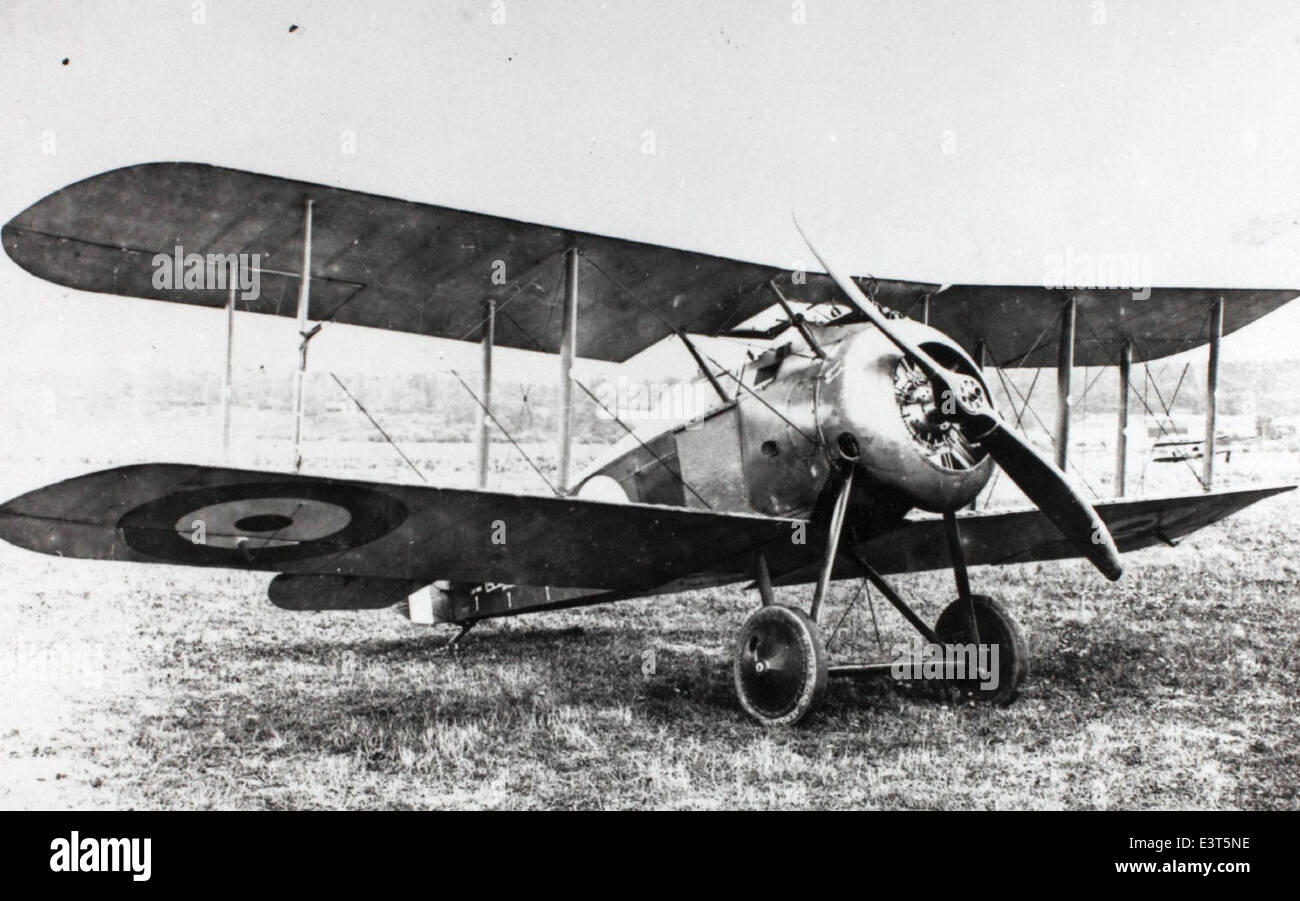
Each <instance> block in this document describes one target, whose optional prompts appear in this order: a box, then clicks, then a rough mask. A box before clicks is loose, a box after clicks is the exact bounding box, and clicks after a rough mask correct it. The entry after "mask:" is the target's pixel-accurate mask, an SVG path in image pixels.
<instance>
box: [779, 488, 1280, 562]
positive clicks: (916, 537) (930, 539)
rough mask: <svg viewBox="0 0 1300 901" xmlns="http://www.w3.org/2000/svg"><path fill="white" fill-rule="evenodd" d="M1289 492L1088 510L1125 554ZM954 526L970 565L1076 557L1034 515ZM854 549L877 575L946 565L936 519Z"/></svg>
mask: <svg viewBox="0 0 1300 901" xmlns="http://www.w3.org/2000/svg"><path fill="white" fill-rule="evenodd" d="M1294 487H1295V486H1294V485H1281V486H1271V487H1267V488H1247V489H1241V490H1237V491H1221V492H1217V493H1214V494H1189V495H1184V496H1180V497H1158V498H1140V499H1134V500H1116V501H1104V502H1100V503H1098V504H1097V505H1096V507H1097V513H1098V514H1100V515H1101V518H1102V519H1103V520H1104V521H1105V523H1106V527H1107V528H1108V529H1109V530H1110V533H1111V535H1112V536H1113V537H1114V539H1115V545H1116V547H1118V548H1119V550H1120V552H1121V553H1128V552H1129V551H1136V550H1140V549H1141V548H1144V547H1150V546H1152V545H1155V544H1160V543H1162V542H1172V541H1174V540H1176V539H1178V538H1181V537H1182V536H1184V535H1188V534H1190V533H1192V532H1195V531H1196V530H1197V529H1201V528H1204V527H1205V526H1208V525H1209V524H1210V523H1214V522H1218V521H1219V520H1220V519H1223V518H1225V517H1227V516H1231V515H1232V514H1233V513H1236V512H1237V511H1238V510H1241V509H1243V508H1245V507H1248V506H1250V505H1251V504H1253V503H1255V502H1257V501H1261V500H1263V499H1264V498H1266V497H1272V496H1273V495H1275V494H1280V493H1281V492H1283V491H1290V490H1292V489H1293V488H1294ZM958 522H959V523H960V524H961V538H962V547H963V548H964V549H965V551H966V562H967V563H968V564H970V565H971V566H978V565H981V564H984V565H991V566H998V565H1002V564H1007V563H1030V562H1033V561H1035V560H1064V559H1068V558H1073V557H1078V556H1079V554H1078V551H1077V550H1076V549H1075V548H1074V545H1073V544H1071V542H1069V541H1068V540H1066V539H1065V538H1064V537H1063V536H1062V535H1061V533H1060V532H1059V531H1057V529H1056V527H1055V526H1053V525H1052V523H1051V521H1050V520H1049V519H1048V518H1047V517H1046V516H1044V515H1043V514H1042V513H1041V512H1040V511H1038V510H1024V511H1017V512H1013V513H977V514H970V515H967V516H961V517H958ZM856 550H857V551H858V553H859V554H860V555H861V556H862V557H863V558H864V559H865V560H867V561H869V562H870V563H871V564H872V566H874V567H876V569H878V570H879V571H880V572H883V573H903V572H916V571H920V570H929V569H944V568H947V567H949V566H951V565H952V561H951V560H950V559H949V557H948V545H947V538H946V536H945V532H944V526H943V521H942V520H939V519H922V520H914V521H911V522H909V523H907V524H906V525H905V526H903V527H902V528H901V529H899V530H897V531H895V532H891V533H890V534H888V535H884V536H882V537H879V538H875V539H872V540H870V541H866V542H863V543H861V544H859V545H857V546H856ZM816 575H817V574H816V571H815V569H814V568H809V567H803V568H801V569H799V570H796V571H794V572H791V573H788V574H786V575H785V576H784V577H782V578H781V579H779V580H777V581H778V582H779V583H780V584H784V585H789V584H796V583H800V582H809V581H812V580H813V579H815V578H816ZM855 575H857V571H856V569H855V568H854V567H853V566H852V564H849V563H844V564H841V565H839V566H837V567H836V569H835V577H836V578H844V579H847V578H852V577H853V576H855Z"/></svg>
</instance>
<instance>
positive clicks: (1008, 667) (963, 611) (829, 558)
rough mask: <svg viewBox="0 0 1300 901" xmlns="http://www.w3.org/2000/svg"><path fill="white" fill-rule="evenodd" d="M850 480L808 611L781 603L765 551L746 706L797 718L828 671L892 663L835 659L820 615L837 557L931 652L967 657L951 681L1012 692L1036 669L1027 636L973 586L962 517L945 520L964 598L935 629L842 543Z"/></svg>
mask: <svg viewBox="0 0 1300 901" xmlns="http://www.w3.org/2000/svg"><path fill="white" fill-rule="evenodd" d="M851 487H852V476H851V475H850V476H849V477H848V478H846V479H845V480H844V482H843V484H842V485H841V486H840V492H839V495H838V497H837V498H836V503H835V505H834V506H833V508H832V513H831V522H830V528H829V530H828V533H829V534H828V537H827V541H826V550H825V553H824V557H823V560H822V565H821V569H820V572H819V576H818V579H817V583H816V586H817V587H816V590H815V593H814V595H813V600H812V604H811V606H810V610H809V612H808V613H807V614H805V613H804V612H803V611H801V610H796V609H794V608H792V607H784V606H781V605H779V604H777V603H776V602H775V600H774V597H773V594H772V583H771V578H770V575H769V573H768V569H767V562H766V560H765V559H764V558H763V557H762V555H759V556H758V557H757V559H756V571H757V579H756V584H757V586H758V588H759V593H760V595H761V597H762V600H763V606H762V607H761V608H759V609H758V610H757V611H756V612H755V613H754V614H753V615H751V616H750V617H749V619H748V620H746V621H745V625H744V627H743V628H742V629H741V632H740V640H739V642H738V643H737V645H736V652H735V660H734V664H733V668H732V672H733V677H734V681H735V686H736V695H737V697H739V699H740V705H741V707H743V708H744V709H745V712H746V713H748V714H749V715H750V716H752V717H754V718H755V719H756V720H758V721H759V722H761V723H763V724H765V725H769V726H788V725H793V724H794V723H797V722H799V721H800V720H801V719H803V717H804V716H806V715H807V714H808V712H809V711H811V710H812V709H813V708H814V707H815V706H816V705H817V703H818V701H819V700H820V699H821V697H822V695H823V693H824V691H825V688H826V682H827V679H828V678H829V677H831V676H836V677H861V676H868V675H877V674H881V673H888V672H890V670H891V669H893V667H894V663H893V662H889V663H857V664H839V665H831V664H830V662H829V660H828V658H827V655H826V648H825V644H824V643H823V640H822V637H821V630H820V629H819V628H818V627H817V622H816V619H817V614H818V612H819V611H820V609H821V606H822V602H823V601H824V599H825V596H826V591H827V588H828V586H829V583H830V579H831V573H832V570H833V568H834V564H835V562H836V561H837V560H843V561H845V562H849V563H852V564H853V565H854V566H855V567H857V569H858V570H859V571H860V572H861V573H862V575H863V576H864V577H865V578H866V579H867V580H868V581H869V582H871V584H872V585H874V586H875V587H876V588H877V589H878V590H879V591H880V593H881V594H882V595H884V597H885V599H886V600H888V601H889V602H890V603H891V604H892V605H893V606H894V607H895V608H896V609H897V610H898V611H899V612H900V613H901V614H902V615H903V617H904V618H905V619H906V620H907V621H908V622H909V623H910V624H911V625H912V626H913V627H914V628H915V629H916V630H917V631H918V632H919V633H920V634H921V636H922V637H923V638H924V639H925V641H926V643H927V644H928V645H930V646H932V649H931V651H930V652H931V653H934V654H936V655H941V656H942V657H943V658H944V659H947V660H950V661H951V660H956V659H961V660H962V663H963V668H961V669H954V670H953V671H952V672H950V673H947V679H946V680H945V682H946V684H947V685H948V686H950V687H952V688H955V689H956V690H957V691H959V692H962V693H963V694H967V695H969V696H970V697H974V698H978V699H980V700H984V701H989V702H992V703H995V704H1007V703H1009V702H1010V701H1012V700H1013V699H1014V698H1015V696H1016V693H1017V691H1018V690H1019V688H1020V684H1021V682H1023V681H1024V678H1025V676H1026V674H1027V673H1028V669H1029V666H1028V658H1029V654H1028V648H1027V646H1026V643H1025V637H1024V634H1023V633H1022V632H1021V630H1020V626H1019V625H1018V624H1017V623H1016V621H1015V619H1014V618H1013V617H1012V616H1011V614H1009V613H1008V612H1007V611H1006V609H1005V608H1003V606H1002V605H1001V604H999V603H998V602H997V601H995V600H993V599H992V598H989V597H985V596H984V595H979V594H972V593H971V591H970V581H969V577H968V575H967V572H966V559H965V553H964V552H963V550H962V544H961V534H960V530H959V527H958V523H957V519H956V517H955V516H954V515H953V514H951V513H949V514H946V515H945V516H944V525H945V531H946V533H947V538H948V550H949V554H950V556H951V559H952V568H953V577H954V580H955V581H956V583H957V599H956V600H955V601H953V602H952V603H951V604H949V605H948V606H947V607H946V608H944V610H943V612H942V613H941V614H940V615H939V620H938V622H937V623H936V624H935V627H934V628H933V629H931V628H930V627H929V626H928V625H926V623H925V622H924V621H923V620H922V619H921V617H920V616H918V615H917V614H916V612H915V611H913V610H912V608H911V607H909V606H908V605H907V603H906V602H905V601H904V600H903V598H902V597H901V596H900V595H899V594H898V592H897V591H895V590H894V588H893V586H891V585H890V584H889V582H887V581H886V580H885V578H884V577H883V576H881V575H880V573H878V572H877V571H876V570H875V568H874V567H872V566H871V564H870V563H868V562H867V561H866V560H864V559H862V557H861V556H859V555H858V554H857V553H856V552H855V551H854V550H853V548H852V547H851V546H848V547H841V546H840V544H839V534H840V530H841V528H842V527H843V520H844V511H845V507H846V506H847V498H848V492H849V490H850V489H851ZM936 646H937V647H936ZM940 649H942V651H940Z"/></svg>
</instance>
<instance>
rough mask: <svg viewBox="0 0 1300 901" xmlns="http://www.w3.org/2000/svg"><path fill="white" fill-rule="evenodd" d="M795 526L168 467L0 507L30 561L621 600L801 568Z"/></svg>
mask: <svg viewBox="0 0 1300 901" xmlns="http://www.w3.org/2000/svg"><path fill="white" fill-rule="evenodd" d="M796 522H797V521H795V520H786V519H775V518H770V517H764V516H752V515H744V514H731V513H712V512H708V511H700V510H688V509H684V508H675V507H660V506H652V505H648V504H614V503H603V502H599V501H591V500H583V499H579V498H558V497H541V496H530V495H512V494H504V493H499V492H491V491H471V490H462V489H454V488H431V487H421V486H408V485H383V484H375V483H367V482H356V481H350V480H343V479H325V478H316V477H312V476H301V475H286V474H279V473H266V472H253V471H249V470H238V469H218V468H213V467H207V466H187V465H181V464H144V465H138V466H125V467H121V468H119V469H109V470H105V471H103V472H97V473H92V474H90V475H85V476H79V477H77V478H73V479H69V480H67V481H64V482H59V483H57V484H55V485H50V486H47V487H45V488H39V489H37V490H35V491H32V492H29V493H27V494H24V495H22V496H21V497H17V498H14V499H13V500H11V501H9V502H7V503H5V504H3V505H0V538H3V539H4V540H6V541H9V542H11V543H12V544H16V545H18V546H20V547H25V548H28V549H30V550H34V551H40V552H41V553H46V554H57V555H59V556H66V557H85V558H92V559H98V560H134V561H141V562H153V563H181V564H187V565H192V566H222V567H229V568H233V569H255V570H267V571H272V572H282V573H294V574H315V575H345V576H357V577H361V578H362V579H366V580H378V582H382V583H384V584H388V585H396V586H398V589H402V588H404V587H409V586H402V584H401V583H416V587H418V585H424V584H428V583H430V582H433V581H435V580H438V579H450V580H457V581H465V582H509V583H521V584H526V585H548V586H557V587H571V588H587V589H610V590H615V591H622V592H637V591H644V590H646V589H650V588H653V587H655V586H658V585H662V584H666V583H669V582H673V581H676V580H680V579H684V578H687V577H689V576H691V575H692V574H695V573H699V572H701V571H704V570H711V571H715V572H718V571H720V572H725V573H731V574H733V575H732V576H731V578H732V579H738V578H743V577H744V576H745V574H747V573H748V572H749V571H750V570H751V562H750V561H751V557H750V552H751V551H752V550H753V549H754V548H757V547H772V548H773V551H772V553H773V555H774V559H777V560H779V561H780V562H781V564H782V565H783V566H786V567H788V566H792V565H796V561H797V560H800V559H804V558H803V557H802V555H805V554H807V553H808V552H809V549H808V548H806V547H803V546H800V545H795V544H794V543H793V541H792V540H791V535H792V532H793V530H792V528H791V526H792V525H793V524H795V523H796ZM791 555H794V556H793V557H792V556H791ZM376 584H377V583H376ZM383 593H384V592H380V595H382V594H383ZM387 593H389V594H393V595H395V596H396V595H400V594H402V593H404V592H403V591H402V590H397V589H395V590H394V591H392V592H387ZM380 602H381V601H379V600H378V599H377V600H376V603H380Z"/></svg>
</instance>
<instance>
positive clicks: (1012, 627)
mask: <svg viewBox="0 0 1300 901" xmlns="http://www.w3.org/2000/svg"><path fill="white" fill-rule="evenodd" d="M972 605H973V606H974V608H975V625H976V629H977V630H978V633H979V634H978V639H977V637H976V636H975V635H973V634H971V628H970V625H971V623H970V611H971V606H972ZM934 632H935V635H936V636H937V637H938V639H939V643H940V644H943V645H966V644H974V643H975V642H976V641H977V640H978V642H979V644H981V645H984V646H986V647H988V648H989V649H990V650H989V653H988V657H987V658H986V659H987V660H988V662H989V664H990V669H991V670H992V672H989V673H986V674H984V677H983V678H978V677H977V678H967V679H958V680H953V681H952V682H951V683H950V684H951V685H953V686H954V687H956V688H957V689H958V690H959V691H962V692H965V693H969V694H970V695H971V696H972V697H975V698H978V699H980V700H984V701H990V702H992V703H994V704H1009V703H1011V702H1012V701H1013V700H1015V697H1016V693H1017V692H1018V691H1019V690H1020V683H1021V682H1023V681H1024V679H1025V676H1027V675H1028V674H1029V646H1028V645H1027V644H1026V643H1025V635H1024V633H1023V632H1021V631H1020V625H1019V623H1017V622H1016V621H1015V618H1014V617H1012V616H1011V614H1010V613H1008V612H1007V611H1006V608H1005V607H1003V606H1002V605H1001V604H999V603H998V602H997V601H995V600H993V598H990V597H985V596H984V595H982V594H976V595H971V603H970V604H967V603H966V602H965V601H963V600H960V599H958V600H955V601H953V602H952V603H951V604H949V605H948V606H947V607H945V608H944V611H943V613H941V614H939V622H938V623H937V624H936V625H935V627H934ZM994 647H996V648H997V660H996V665H994V659H993V653H992V649H993V648H994ZM976 659H979V658H976Z"/></svg>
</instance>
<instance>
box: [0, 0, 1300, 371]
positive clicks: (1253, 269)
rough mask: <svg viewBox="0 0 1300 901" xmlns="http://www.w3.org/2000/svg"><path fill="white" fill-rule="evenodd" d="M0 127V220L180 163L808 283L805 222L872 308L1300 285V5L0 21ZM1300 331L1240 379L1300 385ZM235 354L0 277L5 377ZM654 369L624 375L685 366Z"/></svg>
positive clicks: (404, 364)
mask: <svg viewBox="0 0 1300 901" xmlns="http://www.w3.org/2000/svg"><path fill="white" fill-rule="evenodd" d="M500 7H503V8H504V12H505V22H504V24H493V22H492V17H493V12H494V9H498V8H500ZM801 9H802V10H803V11H804V12H805V13H806V22H805V23H803V24H798V23H796V22H794V21H792V19H794V18H797V14H798V13H799V12H800V10H801ZM200 12H201V13H202V16H201V17H202V18H203V19H204V20H205V21H203V22H202V23H196V22H195V21H194V19H195V18H196V17H199V13H200ZM291 24H296V25H298V26H299V27H298V30H297V31H296V32H294V33H290V32H289V26H290V25H291ZM65 57H66V58H67V59H68V60H69V62H68V64H67V65H66V66H65V65H62V64H61V60H62V59H64V58H65ZM0 126H2V127H0V221H7V220H8V219H9V218H11V217H12V216H14V215H16V214H17V213H18V212H20V211H21V210H22V209H24V208H25V207H26V206H28V205H29V204H31V203H32V202H34V201H36V200H38V199H39V198H41V197H43V196H44V195H45V194H47V193H49V192H51V191H54V190H56V189H58V188H60V187H62V186H64V185H66V184H68V183H70V182H72V181H75V180H78V179H81V178H84V177H87V176H89V175H93V174H95V173H98V172H101V171H104V170H108V169H112V168H116V167H119V166H123V165H129V164H132V163H139V162H145V161H153V160H194V161H201V162H209V163H216V164H220V165H225V166H234V167H241V168H246V169H251V170H256V171H261V172H267V173H273V174H277V175H283V176H288V177H293V178H299V179H305V180H309V181H319V182H323V183H327V184H333V185H339V186H343V187H348V188H355V189H357V190H363V191H372V192H376V193H381V194H391V195H395V196H399V197H404V198H409V199H414V200H423V201H428V202H433V203H439V204H445V205H450V206H462V207H466V208H470V209H478V210H485V211H489V212H495V213H500V214H503V215H507V216H512V217H515V218H520V219H526V220H533V221H538V222H544V223H548V224H556V225H564V226H570V227H575V228H580V229H584V230H587V231H595V232H604V233H609V234H614V235H622V236H628V237H633V238H637V239H641V240H646V241H653V242H658V243H663V244H670V245H676V246H682V247H687V248H692V249H700V250H707V251H711V252H714V253H719V254H723V255H728V256H737V257H743V258H749V259H755V260H761V261H764V262H771V263H774V264H776V265H780V266H794V265H796V264H797V263H798V262H800V261H802V260H803V259H804V258H806V256H807V254H806V252H805V251H804V249H803V247H802V245H801V244H800V241H799V238H798V236H797V234H796V233H795V232H794V230H793V228H792V227H791V224H790V212H791V210H799V211H800V214H801V217H802V218H803V219H804V220H805V221H806V222H809V223H811V224H812V225H813V226H814V229H815V232H816V233H817V234H820V235H822V236H824V237H825V238H826V241H827V243H828V245H830V246H831V248H832V249H834V250H835V252H836V253H837V254H838V256H839V257H840V258H842V259H843V260H844V262H845V263H846V264H847V265H849V266H850V268H852V269H854V270H856V271H862V272H867V271H869V272H872V273H874V274H876V275H881V276H893V277H899V278H913V279H920V280H932V281H940V282H959V281H962V282H995V283H999V282H1005V283H1013V282H1022V283H1040V282H1041V281H1042V279H1043V272H1044V260H1045V259H1046V258H1047V257H1049V256H1051V255H1054V254H1063V253H1064V252H1065V251H1066V249H1067V248H1072V249H1073V251H1074V252H1075V253H1124V254H1142V255H1148V256H1149V257H1150V259H1151V261H1152V273H1153V280H1154V283H1155V284H1157V285H1161V284H1166V285H1206V286H1240V287H1247V286H1260V287H1286V286H1292V285H1300V165H1298V164H1297V151H1298V150H1300V4H1295V3H1291V2H1286V0H1278V2H1275V3H1264V2H1259V3H1234V4H1224V3H1209V2H1206V3H1194V2H1187V0H1181V2H1153V0H1144V2H1141V3H1138V2H1131V0H1106V2H1105V3H1099V2H1092V0H1079V2H1075V0H1068V2H1042V0H1037V2H1023V3H1010V2H999V3H971V2H945V3H926V4H917V3H906V2H899V3H885V4H874V3H873V4H867V3H861V2H846V3H831V2H826V0H807V2H806V4H801V3H798V2H793V3H792V2H791V0H770V2H755V0H741V2H710V3H697V2H692V3H687V2H662V0H661V2H654V3H647V2H627V3H614V2H610V3H558V2H554V0H548V2H546V3H544V4H543V3H526V2H524V0H504V2H503V3H495V4H494V3H493V2H492V0H474V2H462V3H420V4H416V3H404V4H403V3H396V2H386V3H382V4H379V3H370V4H359V3H327V2H313V3H283V4H271V3H263V2H247V3H234V2H222V0H208V2H207V3H206V4H204V3H191V2H188V0H185V2H161V3H147V4H137V3H110V2H96V3H86V4H77V3H50V2H35V0H33V2H13V0H9V2H7V3H5V4H4V6H3V7H2V8H0ZM647 131H653V133H654V149H655V152H654V153H653V154H647V153H644V152H643V144H644V142H645V133H646V132H647ZM345 132H353V133H355V135H356V152H355V154H353V155H348V154H346V153H344V152H343V150H344V144H345V142H344V133H345ZM51 135H52V136H53V140H54V142H55V145H54V147H53V151H54V152H46V151H47V150H50V149H51V148H50V146H49V140H50V137H51ZM945 150H948V151H954V152H945ZM142 214H147V211H142ZM1293 306H1294V307H1296V308H1298V309H1294V310H1293V309H1287V310H1284V311H1282V312H1280V313H1278V314H1275V315H1274V316H1273V317H1270V318H1269V319H1267V320H1265V321H1264V322H1263V323H1262V324H1261V325H1260V326H1258V327H1254V328H1252V329H1251V330H1250V331H1249V332H1242V333H1240V334H1238V335H1236V336H1233V337H1232V338H1230V339H1229V340H1228V341H1227V342H1225V355H1226V357H1227V358H1229V359H1242V358H1245V357H1248V356H1249V355H1250V354H1255V353H1258V354H1263V355H1265V356H1269V357H1283V356H1285V357H1297V356H1300V346H1298V345H1300V342H1298V341H1297V337H1300V304H1295V305H1293ZM236 328H237V339H236V340H237V357H236V364H237V367H238V368H239V369H240V370H243V371H247V370H249V369H253V368H256V367H259V366H265V367H266V368H267V369H269V370H281V369H282V370H286V371H287V370H288V369H290V368H291V367H292V366H293V363H294V360H295V345H296V338H295V336H294V334H293V323H292V322H291V321H288V320H276V319H273V318H271V317H262V316H251V315H243V316H241V317H240V318H239V321H238V323H237V326H236ZM222 334H223V318H222V315H221V314H220V313H219V312H217V311H204V310H196V309H193V308H189V307H183V306H179V305H168V304H162V303H155V302H150V301H143V300H126V299H113V298H108V297H104V296H100V295H90V294H81V293H78V292H73V291H69V290H65V289H62V288H57V287H55V286H51V285H48V284H46V283H44V282H41V281H40V280H38V279H36V278H34V277H32V276H29V275H27V274H26V273H24V272H23V271H21V270H20V269H18V267H17V266H16V265H14V264H13V263H12V262H11V261H10V260H9V259H8V257H7V256H0V357H2V359H0V378H4V379H9V380H12V379H21V378H24V377H26V378H31V377H32V374H33V373H42V372H48V371H54V370H63V371H65V372H66V371H67V370H69V369H71V370H72V371H73V372H78V373H81V372H84V373H85V377H86V379H87V381H93V380H94V378H95V377H96V373H99V372H103V371H105V370H107V369H108V368H110V367H121V368H126V369H128V370H130V371H132V372H139V374H140V377H141V378H155V377H165V375H166V372H168V371H172V370H175V369H176V368H178V367H185V368H190V369H192V368H194V367H207V366H211V367H212V368H213V370H214V372H215V371H217V370H218V369H219V367H220V365H221V360H222ZM647 356H648V359H647V360H644V361H638V363H637V364H636V365H635V366H634V371H635V372H636V373H637V374H638V375H639V376H640V375H644V374H645V373H646V372H647V371H650V367H651V366H653V365H663V364H664V363H665V362H666V361H671V362H672V363H674V364H676V365H680V366H683V367H688V366H689V361H688V359H687V358H686V357H685V355H684V353H683V352H682V351H681V350H680V349H678V348H675V347H669V348H668V349H666V350H663V351H651V352H650V354H649V355H647ZM441 357H445V359H446V360H449V361H456V362H457V365H460V366H464V367H467V368H469V367H473V366H475V365H476V364H475V361H476V359H477V351H476V349H475V348H473V347H472V346H468V345H457V344H455V343H454V342H445V341H435V340H432V339H427V338H417V337H413V336H402V335H393V334H387V333H382V332H374V331H370V330H359V329H350V328H347V327H343V326H336V327H333V328H331V329H327V330H326V331H325V332H323V333H322V335H321V336H320V337H319V338H318V339H317V340H316V341H315V342H313V345H312V367H313V368H314V369H317V368H318V369H323V370H326V369H335V370H339V371H358V370H365V369H370V370H374V371H379V372H416V371H420V370H423V369H428V368H430V367H432V366H439V365H443V364H441V363H440V358H441ZM499 360H500V370H499V371H500V372H501V375H502V376H503V377H505V378H507V379H515V378H523V377H526V376H527V375H529V374H539V373H546V375H545V376H539V377H549V372H547V370H539V369H538V368H537V360H536V358H534V357H532V355H528V354H523V353H521V352H504V351H503V352H502V355H501V357H499ZM593 369H596V367H589V371H591V370H593ZM597 371H599V372H601V373H604V374H607V373H608V372H609V370H608V369H605V368H603V367H601V368H599V370H597Z"/></svg>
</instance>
